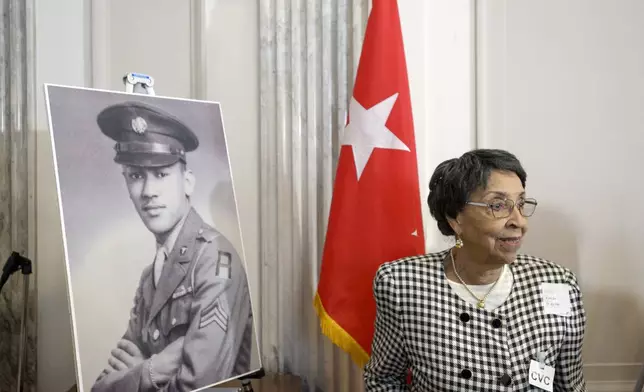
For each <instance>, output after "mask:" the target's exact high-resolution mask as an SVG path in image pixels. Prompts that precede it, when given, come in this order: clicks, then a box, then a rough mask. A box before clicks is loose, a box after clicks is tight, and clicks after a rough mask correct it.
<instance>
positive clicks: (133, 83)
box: [18, 72, 265, 392]
mask: <svg viewBox="0 0 644 392" xmlns="http://www.w3.org/2000/svg"><path fill="white" fill-rule="evenodd" d="M123 83H125V92H126V93H129V94H132V93H140V94H147V95H155V94H154V89H153V88H152V86H153V85H154V79H152V77H151V76H148V75H143V74H139V73H132V72H130V73H128V74H127V75H125V76H124V77H123ZM25 290H26V289H25ZM23 318H24V316H23ZM264 374H265V373H264V368H261V369H260V370H258V371H257V372H255V373H252V374H249V375H247V376H244V377H241V378H240V380H241V383H242V386H241V387H240V388H239V389H238V390H237V391H238V392H254V391H253V386H252V384H251V382H250V380H251V379H260V378H262V377H264ZM212 390H213V391H217V390H219V391H222V392H223V391H228V390H229V389H227V388H212ZM18 392H20V391H18Z"/></svg>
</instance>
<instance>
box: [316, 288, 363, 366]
mask: <svg viewBox="0 0 644 392" xmlns="http://www.w3.org/2000/svg"><path fill="white" fill-rule="evenodd" d="M313 307H315V311H316V313H317V314H318V318H319V319H320V328H321V329H322V333H323V334H324V335H325V336H326V337H327V338H329V340H331V342H332V343H333V344H335V345H336V346H338V347H340V348H341V349H342V350H344V351H345V352H347V353H348V354H349V355H350V356H351V359H352V360H353V362H355V363H356V364H357V365H358V366H360V368H363V367H364V366H365V365H366V364H367V362H368V361H369V354H368V353H367V352H366V351H365V350H364V349H363V348H362V346H360V345H359V344H358V342H356V341H355V339H353V337H352V336H351V335H349V333H347V331H345V330H344V329H343V328H342V327H341V326H340V325H339V324H338V323H336V322H335V320H333V319H332V318H331V316H329V314H328V313H327V312H326V310H324V305H322V300H321V299H320V296H319V295H318V294H317V293H316V294H315V299H314V300H313Z"/></svg>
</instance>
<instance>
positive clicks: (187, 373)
mask: <svg viewBox="0 0 644 392" xmlns="http://www.w3.org/2000/svg"><path fill="white" fill-rule="evenodd" d="M97 122H98V125H99V127H100V129H101V131H102V132H103V133H104V134H105V135H107V136H108V137H110V138H111V139H113V140H115V141H116V145H115V146H114V148H115V150H116V156H115V158H114V161H115V162H116V163H118V164H120V165H121V166H122V170H123V176H124V179H125V184H126V185H127V189H128V191H129V195H130V199H131V200H132V202H133V204H134V207H135V209H136V211H137V212H138V214H139V216H140V217H141V220H142V221H143V223H144V224H145V226H146V227H147V229H148V230H149V231H150V232H151V233H152V234H154V237H155V239H156V244H157V253H156V256H155V258H154V262H153V263H152V264H151V265H149V266H148V267H146V268H145V269H144V270H143V273H142V274H141V278H140V281H139V285H138V289H137V291H136V295H135V298H134V306H133V307H132V310H131V313H130V320H129V324H128V326H127V330H126V332H125V334H124V335H123V337H122V339H121V340H120V341H119V342H118V343H117V345H116V348H114V350H112V352H111V356H110V357H109V359H108V364H109V366H108V367H107V368H106V369H105V370H104V371H103V372H102V373H101V374H100V376H99V377H98V379H97V380H96V382H95V384H94V386H93V387H92V392H108V391H109V392H138V391H141V392H143V391H157V390H161V391H182V392H187V391H192V390H194V389H197V388H201V387H205V386H207V385H210V384H213V383H216V382H219V381H222V380H225V379H228V378H231V377H234V376H236V375H240V374H243V373H246V372H248V371H249V366H250V350H251V340H252V338H251V334H252V310H251V304H250V294H249V290H248V281H247V278H246V273H245V270H244V267H243V264H242V261H241V260H240V258H239V256H238V254H237V252H236V251H235V249H234V248H233V246H232V244H231V243H230V242H229V241H228V240H227V239H226V238H225V237H224V236H223V235H222V234H220V233H219V232H217V231H216V230H215V229H214V228H212V227H210V226H209V225H208V224H206V223H205V222H204V221H203V220H202V218H201V217H200V216H199V214H198V213H197V212H196V211H195V209H194V208H193V207H192V206H191V203H190V196H191V194H192V192H193V190H194V187H195V178H194V175H193V174H192V172H191V171H190V170H189V169H188V167H187V166H186V153H187V152H190V151H193V150H195V149H196V148H197V146H198V145H199V141H198V139H197V137H196V136H195V134H194V133H193V132H192V131H191V130H190V129H189V128H188V127H187V126H186V125H185V124H183V123H182V122H180V121H179V120H177V119H176V118H174V117H173V116H171V115H169V114H168V113H164V112H162V111H160V110H158V109H156V108H153V107H151V106H148V105H144V104H141V103H138V102H128V103H123V104H118V105H113V106H110V107H108V108H106V109H104V110H103V111H102V112H101V113H100V114H99V115H98V117H97Z"/></svg>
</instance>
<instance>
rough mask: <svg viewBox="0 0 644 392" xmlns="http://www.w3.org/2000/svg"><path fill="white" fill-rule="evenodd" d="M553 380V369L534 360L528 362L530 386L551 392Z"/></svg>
mask: <svg viewBox="0 0 644 392" xmlns="http://www.w3.org/2000/svg"><path fill="white" fill-rule="evenodd" d="M554 379H555V368H553V367H552V366H546V365H545V364H542V363H539V362H537V361H535V360H532V361H530V370H529V374H528V381H529V382H530V385H534V386H535V387H537V388H541V389H543V390H544V391H548V392H552V384H553V382H554Z"/></svg>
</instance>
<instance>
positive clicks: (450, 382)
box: [364, 251, 586, 392]
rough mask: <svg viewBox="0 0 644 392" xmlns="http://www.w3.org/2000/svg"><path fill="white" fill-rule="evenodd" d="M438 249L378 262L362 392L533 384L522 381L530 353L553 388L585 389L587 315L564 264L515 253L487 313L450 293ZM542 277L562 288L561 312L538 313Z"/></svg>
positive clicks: (501, 390)
mask: <svg viewBox="0 0 644 392" xmlns="http://www.w3.org/2000/svg"><path fill="white" fill-rule="evenodd" d="M447 255H448V251H442V252H438V253H433V254H428V255H423V256H418V257H409V258H405V259H401V260H397V261H394V262H390V263H385V264H383V265H382V266H381V267H380V268H379V269H378V271H377V273H376V276H375V279H374V283H373V288H374V296H375V300H376V306H377V315H376V321H375V335H374V339H373V343H372V356H371V358H370V360H369V362H368V363H367V365H366V367H365V372H364V380H365V385H366V391H368V392H377V391H383V392H384V391H387V392H394V391H407V390H409V388H411V390H412V391H423V392H447V391H450V392H452V391H468V392H470V391H485V392H495V391H498V392H508V391H517V392H518V391H522V392H523V391H538V390H540V389H538V388H536V387H534V386H532V385H529V383H528V371H529V367H530V361H531V360H532V359H536V355H537V352H542V353H545V364H546V365H548V366H552V367H554V368H555V380H554V391H566V392H580V391H586V385H585V381H584V376H583V374H582V357H581V350H582V341H583V337H584V329H585V324H586V315H585V311H584V307H583V303H582V294H581V291H580V289H579V286H578V284H577V280H576V277H575V275H574V274H573V273H572V272H571V271H570V270H568V269H566V268H564V267H561V266H558V265H556V264H554V263H552V262H549V261H547V260H543V259H540V258H536V257H532V256H526V255H519V256H518V258H517V260H516V261H515V262H514V263H513V264H511V265H510V268H511V270H512V273H513V275H514V285H513V287H512V292H511V293H510V296H509V297H508V298H507V300H506V301H505V302H504V303H503V304H502V305H501V306H500V307H498V308H497V309H495V310H486V309H479V308H477V307H476V306H474V305H472V304H470V303H468V302H466V301H464V300H463V299H462V298H461V297H459V296H458V295H457V294H456V293H455V292H454V291H452V289H451V286H450V285H449V283H448V282H447V278H446V277H445V272H444V267H443V265H444V260H445V258H446V256H447ZM542 283H559V284H564V285H568V286H569V290H568V292H569V297H570V303H571V311H570V312H569V313H568V315H557V314H546V312H544V306H543V303H542V293H541V284H542ZM564 289H565V286H564ZM408 369H411V370H412V380H413V381H412V385H411V386H410V387H409V386H407V385H406V373H407V370H408Z"/></svg>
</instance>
